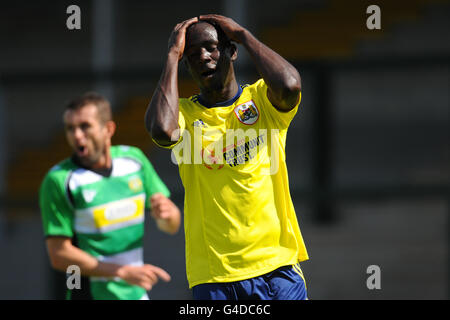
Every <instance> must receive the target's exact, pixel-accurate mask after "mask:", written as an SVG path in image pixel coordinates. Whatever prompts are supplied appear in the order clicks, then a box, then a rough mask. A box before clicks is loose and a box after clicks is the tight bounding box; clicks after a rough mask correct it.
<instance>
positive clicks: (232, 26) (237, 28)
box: [199, 14, 246, 43]
mask: <svg viewBox="0 0 450 320" xmlns="http://www.w3.org/2000/svg"><path fill="white" fill-rule="evenodd" d="M199 20H200V21H201V20H204V21H209V22H211V23H213V24H217V25H218V26H219V27H220V28H221V29H222V30H223V32H225V35H226V36H227V37H228V39H230V40H231V41H234V42H237V43H241V42H242V36H243V34H244V31H245V30H246V29H245V28H243V27H242V26H241V25H239V24H238V23H237V22H235V21H234V20H233V19H231V18H228V17H224V16H221V15H218V14H207V15H201V16H200V17H199Z"/></svg>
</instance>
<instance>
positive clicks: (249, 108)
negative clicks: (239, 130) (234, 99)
mask: <svg viewBox="0 0 450 320" xmlns="http://www.w3.org/2000/svg"><path fill="white" fill-rule="evenodd" d="M234 114H235V115H236V117H237V118H238V120H239V121H240V122H242V123H243V124H246V125H252V124H254V123H255V122H256V121H258V118H259V111H258V108H257V107H256V105H255V103H254V102H253V100H250V101H248V102H245V103H243V104H240V105H238V106H237V107H236V108H234Z"/></svg>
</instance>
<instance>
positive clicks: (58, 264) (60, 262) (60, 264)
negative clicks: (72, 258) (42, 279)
mask: <svg viewBox="0 0 450 320" xmlns="http://www.w3.org/2000/svg"><path fill="white" fill-rule="evenodd" d="M49 259H50V265H51V267H52V268H53V269H55V270H57V271H63V272H65V271H66V269H67V263H66V262H65V260H64V259H63V258H62V256H61V255H60V254H59V253H58V252H49Z"/></svg>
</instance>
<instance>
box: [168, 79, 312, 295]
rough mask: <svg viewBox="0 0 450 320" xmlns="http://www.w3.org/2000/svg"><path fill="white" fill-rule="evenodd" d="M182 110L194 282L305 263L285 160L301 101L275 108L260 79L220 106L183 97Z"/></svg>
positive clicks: (178, 147) (176, 155)
mask: <svg viewBox="0 0 450 320" xmlns="http://www.w3.org/2000/svg"><path fill="white" fill-rule="evenodd" d="M299 100H300V99H299ZM298 104H300V101H299V102H298ZM179 109H180V112H179V121H178V122H179V126H180V129H181V133H180V134H181V137H180V139H179V141H178V142H177V143H176V144H175V145H173V146H172V147H171V148H173V150H172V158H173V159H176V160H177V162H178V166H179V170H180V176H181V180H182V182H183V185H184V187H185V202H184V217H185V219H184V225H185V234H186V272H187V277H188V281H189V286H190V287H193V286H195V285H198V284H201V283H209V282H231V281H239V280H244V279H248V278H252V277H256V276H259V275H262V274H265V273H268V272H270V271H272V270H274V269H276V268H278V267H280V266H284V265H289V264H295V263H297V262H298V261H304V260H307V259H308V254H307V251H306V248H305V245H304V242H303V238H302V235H301V233H300V229H299V226H298V222H297V217H296V214H295V210H294V206H293V204H292V200H291V197H290V193H289V182H288V174H287V168H286V162H285V143H286V133H287V128H288V126H289V124H290V122H291V120H292V118H293V117H294V115H295V114H296V112H297V109H298V105H297V106H296V107H295V108H294V109H293V110H291V111H290V112H280V111H278V110H276V109H275V108H274V107H273V106H272V104H271V103H270V101H269V100H268V98H267V85H266V84H265V82H264V80H263V79H260V80H258V81H257V82H256V83H254V84H252V85H249V86H244V87H240V88H239V92H238V94H237V95H236V97H235V98H234V99H232V100H230V101H227V102H225V103H222V104H220V105H216V106H213V107H211V106H210V107H205V106H204V105H202V101H201V98H200V97H199V96H197V95H196V96H192V97H191V98H189V99H180V100H179Z"/></svg>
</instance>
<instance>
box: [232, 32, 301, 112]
mask: <svg viewBox="0 0 450 320" xmlns="http://www.w3.org/2000/svg"><path fill="white" fill-rule="evenodd" d="M240 40H241V41H240V43H241V44H242V45H243V46H244V47H245V48H246V50H247V51H248V53H249V54H250V57H251V58H252V61H253V62H254V64H255V66H256V68H257V70H258V72H259V74H260V76H261V77H262V78H263V79H264V81H265V82H266V84H267V86H268V88H269V90H270V92H269V94H271V95H272V99H271V100H274V101H275V102H276V103H277V104H278V105H277V107H280V108H282V109H289V108H291V107H293V106H294V105H295V104H296V103H297V101H298V97H299V93H300V91H301V80H300V74H299V73H298V71H297V69H295V67H294V66H293V65H292V64H290V63H289V62H288V61H286V60H285V59H284V58H283V57H282V56H280V55H279V54H278V53H276V52H275V51H273V50H272V49H270V48H269V47H267V46H266V45H265V44H263V43H262V42H261V41H259V40H258V39H256V38H255V37H254V36H253V35H252V34H251V33H250V32H249V31H248V30H244V31H243V32H242V33H241V39H240Z"/></svg>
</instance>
